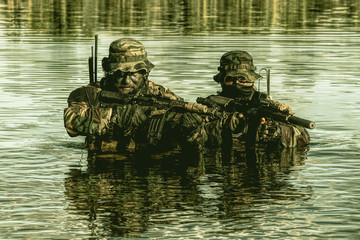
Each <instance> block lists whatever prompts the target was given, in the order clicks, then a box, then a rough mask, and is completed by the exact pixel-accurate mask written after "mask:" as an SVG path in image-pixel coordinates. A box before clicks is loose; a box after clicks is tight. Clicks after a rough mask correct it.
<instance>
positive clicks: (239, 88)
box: [207, 51, 310, 148]
mask: <svg viewBox="0 0 360 240" xmlns="http://www.w3.org/2000/svg"><path fill="white" fill-rule="evenodd" d="M218 70H219V73H218V74H217V75H215V76H214V80H215V81H216V82H218V83H220V84H221V86H222V91H221V92H219V93H218V95H220V96H224V97H229V98H234V99H236V98H240V99H247V100H249V101H253V100H254V99H257V98H259V99H264V100H265V99H266V100H269V98H268V96H267V95H266V94H264V93H260V92H258V91H256V88H255V87H254V84H253V83H254V82H255V81H256V80H257V79H259V78H261V76H260V75H259V74H257V73H256V72H255V70H256V67H255V66H254V63H253V58H252V57H251V55H250V54H249V53H247V52H245V51H231V52H227V53H225V54H224V55H223V56H222V57H221V59H220V67H219V68H218ZM228 79H229V82H228V81H227V80H228ZM237 79H242V80H241V81H240V80H237ZM231 81H235V82H236V84H235V83H234V82H231ZM210 98H211V96H209V97H208V98H207V99H210ZM269 101H270V103H271V104H274V105H277V106H279V107H281V108H283V109H286V110H287V111H288V112H289V113H291V114H293V111H292V110H291V109H290V108H289V107H288V106H286V105H283V104H281V103H279V102H276V101H272V100H269ZM218 107H220V106H218ZM243 114H244V115H245V116H242V119H240V120H241V121H243V128H242V130H241V131H239V132H238V133H236V134H235V133H233V134H232V135H233V143H245V142H246V143H247V144H248V145H255V146H264V147H271V148H273V147H295V146H305V145H307V144H309V142H310V136H309V134H308V132H307V131H306V129H304V128H303V127H300V126H296V125H293V124H287V123H282V122H278V121H275V120H273V119H271V118H260V119H257V118H255V119H254V118H251V117H250V116H249V114H247V113H243Z"/></svg>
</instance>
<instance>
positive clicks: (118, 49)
mask: <svg viewBox="0 0 360 240" xmlns="http://www.w3.org/2000/svg"><path fill="white" fill-rule="evenodd" d="M102 67H103V69H104V71H105V72H106V73H108V74H112V73H114V72H116V71H118V70H120V71H122V72H137V71H140V70H145V71H146V72H150V71H151V69H152V68H153V67H154V65H153V64H152V63H151V62H150V61H149V60H148V59H147V52H146V51H145V47H144V46H143V45H142V43H141V42H139V41H137V40H135V39H132V38H122V39H118V40H116V41H113V42H112V43H111V44H110V47H109V57H104V58H103V60H102Z"/></svg>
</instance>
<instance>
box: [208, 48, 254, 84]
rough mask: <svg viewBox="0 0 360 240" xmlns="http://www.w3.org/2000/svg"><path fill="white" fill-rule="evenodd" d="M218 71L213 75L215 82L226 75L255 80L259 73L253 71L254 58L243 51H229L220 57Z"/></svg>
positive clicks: (250, 80)
mask: <svg viewBox="0 0 360 240" xmlns="http://www.w3.org/2000/svg"><path fill="white" fill-rule="evenodd" d="M218 70H219V71H220V72H219V73H218V74H217V75H215V76H214V80H215V81H216V82H221V81H222V80H223V79H225V77H227V76H232V77H235V76H243V77H245V79H247V81H248V82H255V81H256V80H257V79H259V78H261V75H259V74H257V73H256V72H255V70H256V67H255V66H254V60H253V58H252V56H251V55H250V54H249V53H248V52H245V51H230V52H227V53H225V54H224V55H223V56H222V57H221V58H220V67H218Z"/></svg>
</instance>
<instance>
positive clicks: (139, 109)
mask: <svg viewBox="0 0 360 240" xmlns="http://www.w3.org/2000/svg"><path fill="white" fill-rule="evenodd" d="M154 109H155V108H154V107H150V106H140V105H130V104H127V105H120V106H116V107H114V108H113V115H112V118H113V120H112V121H113V122H114V123H115V124H117V125H118V127H120V128H125V129H134V128H137V127H138V126H140V125H141V124H142V123H144V122H145V121H146V120H147V119H148V117H149V116H150V113H151V111H152V110H154Z"/></svg>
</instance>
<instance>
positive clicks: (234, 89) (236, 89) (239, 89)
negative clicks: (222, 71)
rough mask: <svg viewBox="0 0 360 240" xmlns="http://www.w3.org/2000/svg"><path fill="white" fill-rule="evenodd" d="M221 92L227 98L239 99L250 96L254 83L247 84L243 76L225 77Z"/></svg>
mask: <svg viewBox="0 0 360 240" xmlns="http://www.w3.org/2000/svg"><path fill="white" fill-rule="evenodd" d="M222 88H223V92H224V93H225V94H227V95H228V97H240V96H247V95H250V94H251V93H252V91H253V89H254V83H253V82H249V81H248V80H247V79H246V78H245V77H243V76H236V77H232V76H227V77H225V79H224V81H223V83H222Z"/></svg>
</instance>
